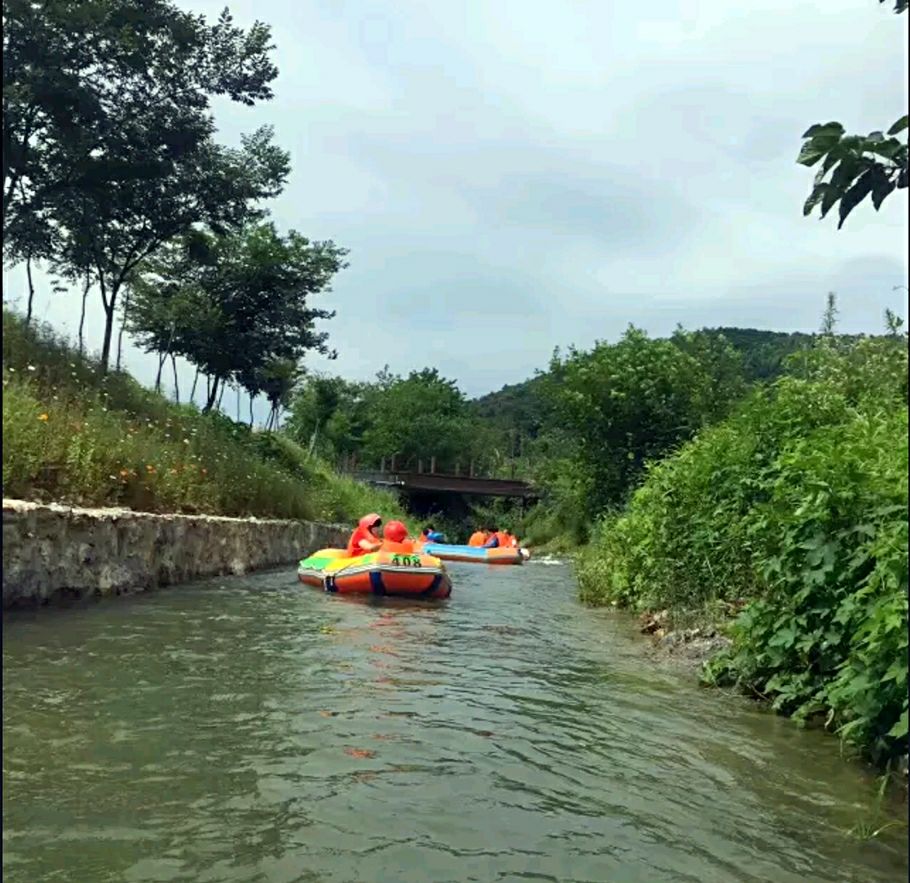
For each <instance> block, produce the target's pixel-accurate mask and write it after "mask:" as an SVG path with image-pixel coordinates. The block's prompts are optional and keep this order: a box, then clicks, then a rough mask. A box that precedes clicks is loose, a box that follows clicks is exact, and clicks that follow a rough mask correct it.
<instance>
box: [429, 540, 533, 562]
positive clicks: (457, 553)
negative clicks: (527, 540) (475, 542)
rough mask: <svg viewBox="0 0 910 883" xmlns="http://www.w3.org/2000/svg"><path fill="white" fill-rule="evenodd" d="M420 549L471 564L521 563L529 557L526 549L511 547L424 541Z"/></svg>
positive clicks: (450, 559)
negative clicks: (487, 547) (456, 544)
mask: <svg viewBox="0 0 910 883" xmlns="http://www.w3.org/2000/svg"><path fill="white" fill-rule="evenodd" d="M422 551H423V552H424V554H426V555H432V556H433V557H435V558H439V559H440V560H442V561H462V562H468V563H471V564H522V563H524V562H525V561H526V560H527V559H528V558H529V557H530V554H529V553H528V550H527V549H518V548H513V547H508V548H500V547H497V548H495V549H484V548H483V547H482V546H450V545H444V544H442V543H426V544H424V546H423V547H422Z"/></svg>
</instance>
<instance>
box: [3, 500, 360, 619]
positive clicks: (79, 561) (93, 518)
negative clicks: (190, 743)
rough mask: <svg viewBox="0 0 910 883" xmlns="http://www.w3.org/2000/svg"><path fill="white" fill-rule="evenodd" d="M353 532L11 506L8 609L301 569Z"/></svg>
mask: <svg viewBox="0 0 910 883" xmlns="http://www.w3.org/2000/svg"><path fill="white" fill-rule="evenodd" d="M349 532H350V528H345V527H343V526H342V525H335V524H318V523H314V522H307V521H270V520H261V519H258V518H221V517H217V516H208V515H199V516H197V515H152V514H149V513H144V512H132V511H130V510H128V509H75V508H70V507H68V506H60V505H55V504H48V505H44V504H38V503H28V502H24V501H21V500H6V499H5V500H4V501H3V607H4V609H6V608H9V607H14V606H19V605H22V604H30V603H31V604H34V603H38V604H40V603H44V602H47V601H49V600H51V599H52V598H54V597H56V596H59V595H65V596H70V597H82V596H85V595H119V594H122V593H124V592H136V591H144V590H146V589H152V588H156V587H158V586H165V585H169V584H174V583H181V582H186V581H188V580H192V579H198V578H200V577H207V576H217V575H219V574H240V573H246V572H248V571H251V570H258V569H262V568H267V567H279V566H283V565H293V564H295V563H296V562H297V561H298V560H299V559H300V558H303V557H305V556H306V555H308V554H309V553H310V552H314V551H316V550H317V549H322V548H326V547H330V546H339V545H344V543H346V542H347V538H348V535H349Z"/></svg>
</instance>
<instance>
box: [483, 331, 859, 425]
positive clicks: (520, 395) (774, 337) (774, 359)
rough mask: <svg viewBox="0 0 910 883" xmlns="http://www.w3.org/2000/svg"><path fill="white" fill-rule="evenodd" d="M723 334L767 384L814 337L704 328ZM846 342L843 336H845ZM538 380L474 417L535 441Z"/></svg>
mask: <svg viewBox="0 0 910 883" xmlns="http://www.w3.org/2000/svg"><path fill="white" fill-rule="evenodd" d="M702 330H704V331H713V332H716V333H718V334H723V335H724V337H726V338H727V340H728V341H730V343H731V344H732V345H733V346H734V347H736V349H738V350H739V351H740V352H741V353H742V355H743V369H744V372H745V375H746V379H747V380H748V381H750V382H767V381H769V380H773V379H774V378H775V377H778V376H779V375H780V374H781V373H782V372H783V363H784V360H785V359H786V358H787V356H789V355H790V354H791V353H794V352H796V351H797V350H801V349H805V348H806V347H808V346H809V345H810V344H811V343H812V341H813V340H815V338H816V335H814V334H806V333H804V332H801V331H794V332H788V331H762V330H759V329H757V328H704V329H702ZM845 339H846V336H845ZM540 382H541V378H540V377H532V378H530V379H529V380H525V381H523V382H522V383H512V384H509V385H508V386H504V387H503V388H502V389H501V390H499V391H498V392H491V393H488V394H487V395H485V396H481V397H479V398H477V399H474V401H473V406H474V408H475V409H476V412H477V414H479V415H480V416H481V417H483V418H485V419H487V420H489V421H491V422H492V423H493V424H494V425H496V426H500V427H502V428H503V429H507V430H512V429H515V430H518V432H519V433H520V434H521V435H523V436H526V437H530V438H534V437H535V436H536V435H537V434H538V432H539V430H540V427H541V424H542V422H543V415H542V403H541V401H540V397H539V389H540Z"/></svg>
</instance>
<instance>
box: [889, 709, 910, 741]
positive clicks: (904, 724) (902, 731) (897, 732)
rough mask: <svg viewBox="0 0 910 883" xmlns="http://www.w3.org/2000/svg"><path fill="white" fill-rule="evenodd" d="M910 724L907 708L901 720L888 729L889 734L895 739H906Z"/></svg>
mask: <svg viewBox="0 0 910 883" xmlns="http://www.w3.org/2000/svg"><path fill="white" fill-rule="evenodd" d="M908 725H910V721H908V715H907V709H906V708H905V709H904V713H903V714H902V715H901V717H900V720H899V721H898V722H897V723H896V724H895V725H894V726H893V727H891V729H890V730H888V735H889V736H893V737H894V738H895V739H906V738H907V732H908Z"/></svg>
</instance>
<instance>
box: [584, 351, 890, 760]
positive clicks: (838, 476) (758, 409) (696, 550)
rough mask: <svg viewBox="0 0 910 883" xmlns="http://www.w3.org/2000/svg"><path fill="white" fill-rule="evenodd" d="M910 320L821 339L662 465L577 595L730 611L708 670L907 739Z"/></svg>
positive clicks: (692, 616)
mask: <svg viewBox="0 0 910 883" xmlns="http://www.w3.org/2000/svg"><path fill="white" fill-rule="evenodd" d="M907 466H908V449H907V349H906V338H905V337H893V338H890V339H881V338H879V339H875V340H864V341H859V342H856V343H852V344H841V345H838V344H835V343H833V342H831V341H827V342H823V343H822V344H820V345H819V346H817V347H816V348H814V349H813V350H811V351H808V352H806V353H803V354H798V355H796V356H794V357H792V359H791V362H790V375H789V376H787V377H784V378H781V379H780V380H778V381H777V382H776V383H774V384H773V385H772V386H770V387H768V388H766V389H759V390H757V391H755V392H754V393H753V394H752V395H751V396H750V397H749V398H748V399H747V400H746V401H745V402H744V403H743V404H742V406H741V407H740V408H739V409H738V410H737V411H736V412H735V413H734V414H733V415H732V416H731V417H730V418H728V419H727V420H725V421H723V422H721V423H720V424H718V425H716V426H713V427H710V428H708V429H705V430H703V431H702V432H701V433H700V434H699V435H698V436H697V437H696V438H695V439H694V440H692V441H691V442H689V443H687V444H686V445H684V446H683V447H682V448H681V449H680V450H679V451H678V452H677V453H676V454H674V455H673V456H671V457H669V458H667V459H665V460H663V461H662V462H660V463H658V464H656V465H654V466H652V467H651V469H650V470H649V472H648V475H647V478H646V480H645V481H644V483H643V484H642V486H641V487H640V488H639V489H638V490H637V491H636V492H635V494H634V495H633V496H632V498H631V501H630V503H629V505H628V507H627V508H626V509H625V510H624V511H622V512H621V513H619V514H616V515H614V516H611V517H610V518H607V519H605V520H604V521H603V522H602V523H601V524H600V525H599V526H598V528H597V531H596V533H595V536H594V538H593V541H592V543H591V545H590V546H589V547H588V549H587V550H586V551H585V552H584V554H583V556H582V558H581V560H580V561H579V566H578V576H579V583H580V591H581V595H582V598H583V599H584V600H586V601H587V602H589V603H592V604H605V603H615V604H618V605H620V606H625V607H630V608H633V609H638V610H667V611H668V613H669V618H670V621H671V623H675V624H677V625H681V624H691V623H692V622H693V621H695V620H700V621H701V622H710V623H728V626H727V632H728V634H729V636H730V637H731V638H732V647H731V648H730V649H729V650H728V651H725V652H724V653H723V654H721V655H720V656H719V657H716V658H715V659H713V660H712V661H710V662H709V663H708V665H707V666H706V670H705V676H706V679H707V680H708V681H710V682H714V683H721V684H737V685H739V686H740V687H742V688H743V689H745V690H747V691H749V692H750V693H751V694H752V695H755V696H758V697H761V698H763V699H765V700H767V701H768V702H769V703H771V705H772V706H773V707H774V708H775V709H776V710H778V711H780V712H782V713H784V714H788V715H792V716H794V717H795V718H797V719H799V720H802V721H807V722H809V721H817V722H822V723H824V725H825V726H827V727H828V728H830V729H832V730H834V731H836V732H838V733H839V734H840V736H841V737H842V738H843V739H844V741H845V743H846V744H848V745H850V746H852V747H853V748H855V749H856V750H857V751H858V752H859V753H861V754H862V755H863V756H864V757H866V758H868V759H870V760H872V761H873V762H875V763H877V764H880V765H887V764H888V763H890V762H892V761H894V760H895V759H897V758H899V757H903V756H905V755H906V754H907V667H908V653H907V592H908V582H907V540H908V536H907V515H908V512H907V492H908V487H907Z"/></svg>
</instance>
